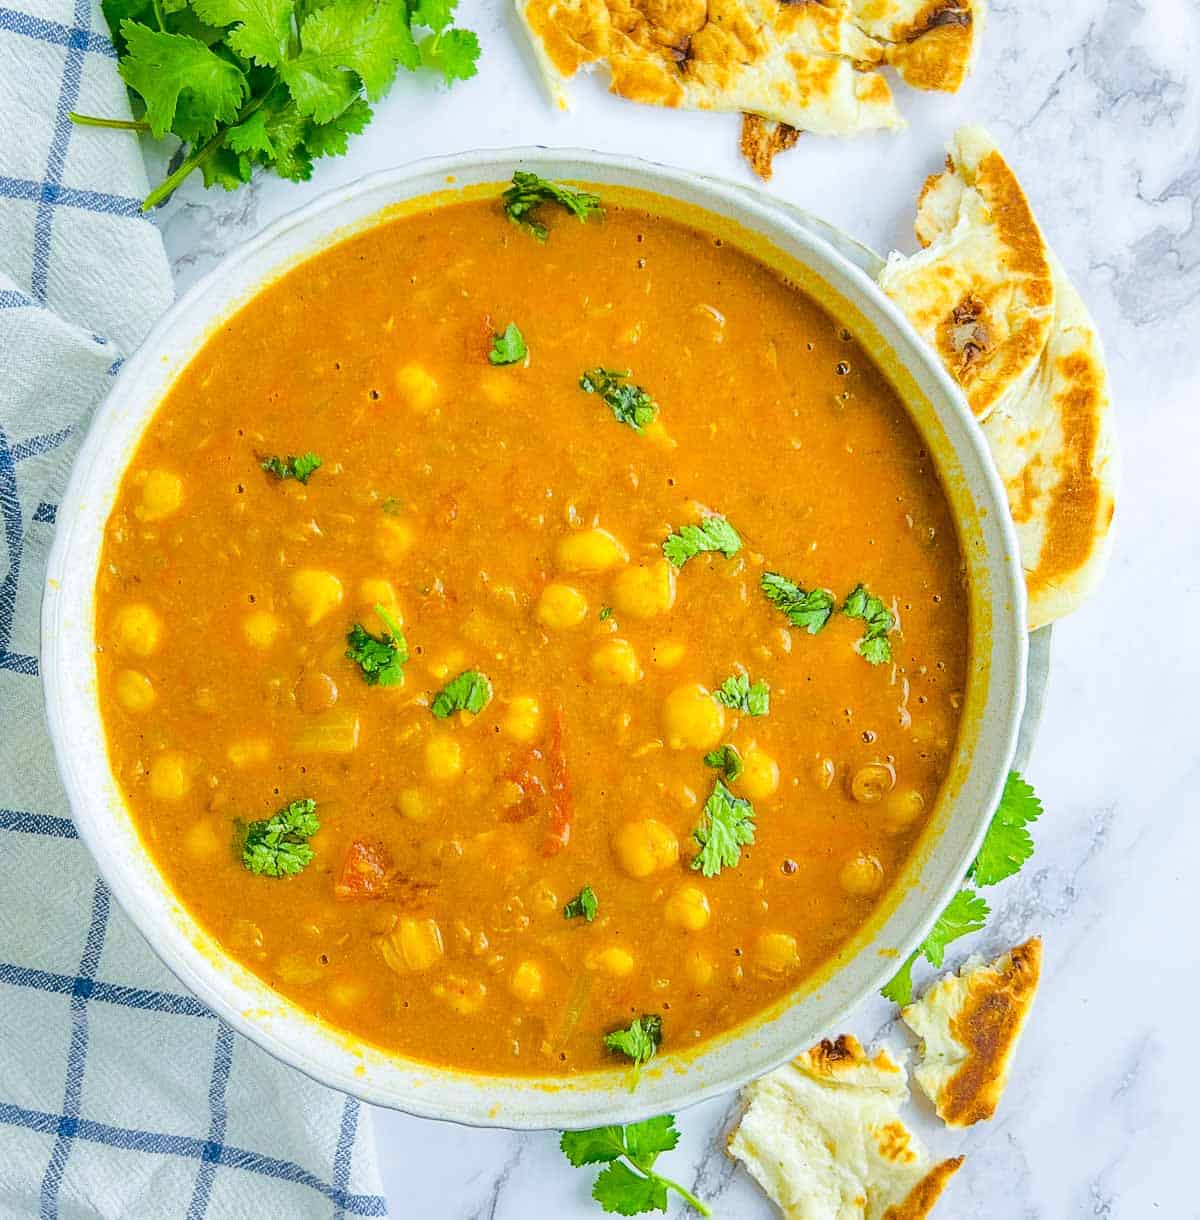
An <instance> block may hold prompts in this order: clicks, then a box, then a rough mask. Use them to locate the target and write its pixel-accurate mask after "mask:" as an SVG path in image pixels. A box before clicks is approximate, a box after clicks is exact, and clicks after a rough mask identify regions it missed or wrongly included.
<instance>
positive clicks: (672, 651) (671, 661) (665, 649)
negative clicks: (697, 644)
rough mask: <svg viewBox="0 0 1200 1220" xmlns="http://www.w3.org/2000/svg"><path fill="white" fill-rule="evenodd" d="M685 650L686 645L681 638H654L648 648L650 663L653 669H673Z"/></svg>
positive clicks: (681, 658)
mask: <svg viewBox="0 0 1200 1220" xmlns="http://www.w3.org/2000/svg"><path fill="white" fill-rule="evenodd" d="M686 652H687V645H686V644H684V643H683V642H682V641H681V640H655V642H654V643H653V644H652V645H651V648H650V664H651V665H653V666H654V668H655V669H674V668H675V666H676V665H678V664H679V662H680V661H682V660H683V657H684V653H686Z"/></svg>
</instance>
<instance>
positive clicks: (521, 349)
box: [488, 322, 529, 364]
mask: <svg viewBox="0 0 1200 1220" xmlns="http://www.w3.org/2000/svg"><path fill="white" fill-rule="evenodd" d="M528 354H529V349H528V348H527V347H526V346H525V336H524V335H523V334H521V332H520V331H519V330H518V329H517V324H516V323H515V322H510V323H509V324H508V325H507V326H506V327H505V328H504V329H503V330H502V331H500V333H499V334H497V335H493V337H492V350H491V351H490V352H488V359H489V360H490V361H491V362H492V363H493V364H516V363H517V361H518V360H524V359H525V357H526V356H527V355H528Z"/></svg>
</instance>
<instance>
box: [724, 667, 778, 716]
mask: <svg viewBox="0 0 1200 1220" xmlns="http://www.w3.org/2000/svg"><path fill="white" fill-rule="evenodd" d="M713 698H714V699H715V700H716V701H717V702H718V703H721V704H724V706H725V707H728V708H732V709H733V710H734V711H735V712H743V713H744V714H745V715H747V716H765V715H766V714H767V713H768V712H769V711H770V710H771V688H770V687H769V686H768V685H767V684H766V682H763V681H761V680H760V681H758V682H754V683H752V682H751V681H750V679H749V677H747V675H746V674H733V675H732V676H731V677H728V678H726V679H725V681H724V682H722V683H721V685H720V686H719V687H718V688H717V689H716V690H715V691H713Z"/></svg>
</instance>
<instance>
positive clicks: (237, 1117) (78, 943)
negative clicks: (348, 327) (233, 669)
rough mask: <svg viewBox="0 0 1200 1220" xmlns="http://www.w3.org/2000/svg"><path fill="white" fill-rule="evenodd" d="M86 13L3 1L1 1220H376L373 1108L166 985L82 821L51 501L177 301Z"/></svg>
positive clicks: (105, 41)
mask: <svg viewBox="0 0 1200 1220" xmlns="http://www.w3.org/2000/svg"><path fill="white" fill-rule="evenodd" d="M128 107H129V103H128V98H127V96H126V93H125V89H124V86H123V85H122V83H121V81H120V78H119V77H118V75H117V66H116V56H115V53H114V51H113V47H112V43H111V42H110V41H109V38H108V31H107V27H106V25H105V23H104V19H103V17H102V15H101V14H100V11H99V8H98V7H94V6H93V5H92V3H91V0H74V2H72V0H16V2H15V3H12V2H10V0H0V529H2V532H3V537H2V538H0V1218H2V1220H27V1218H29V1217H43V1218H50V1217H62V1218H63V1220H68V1218H70V1220H85V1218H86V1220H92V1218H96V1217H103V1218H104V1220H142V1218H143V1217H154V1218H155V1220H168V1218H173V1217H180V1218H184V1217H186V1220H200V1218H201V1217H207V1218H208V1220H240V1218H242V1217H245V1218H247V1220H276V1218H278V1220H293V1218H294V1220H306V1218H308V1217H314V1218H315V1217H321V1218H323V1220H326V1218H328V1217H336V1218H339V1220H340V1218H341V1217H344V1216H383V1215H386V1214H387V1208H386V1204H385V1202H384V1200H383V1198H382V1197H381V1196H380V1187H379V1176H378V1172H377V1169H376V1166H375V1160H374V1150H373V1144H372V1139H371V1133H370V1130H369V1124H368V1123H367V1122H366V1120H365V1116H364V1115H363V1113H362V1110H361V1107H360V1105H359V1103H358V1102H357V1101H355V1100H353V1099H352V1098H348V1097H344V1096H342V1095H341V1094H339V1093H335V1092H333V1091H331V1090H329V1089H325V1088H323V1087H321V1086H319V1085H317V1084H314V1083H313V1082H312V1081H310V1080H309V1079H308V1078H307V1077H305V1076H303V1075H301V1074H300V1073H298V1072H296V1071H293V1070H292V1069H291V1068H288V1067H285V1066H283V1065H282V1064H280V1063H277V1062H276V1061H275V1060H274V1059H272V1058H271V1057H270V1056H268V1055H267V1054H265V1053H264V1052H262V1051H260V1050H258V1049H257V1048H256V1047H255V1046H253V1045H251V1044H250V1043H249V1042H247V1041H246V1040H245V1039H243V1038H241V1037H239V1036H238V1035H236V1034H235V1033H234V1032H233V1031H232V1030H231V1029H230V1028H229V1026H227V1025H226V1024H225V1023H224V1022H222V1021H220V1020H218V1019H217V1017H215V1016H214V1015H213V1014H212V1013H211V1012H209V1010H208V1009H206V1008H205V1007H204V1006H203V1005H202V1004H201V1003H200V1002H199V1001H197V1000H196V999H195V998H194V997H192V996H191V995H188V994H187V993H186V992H184V991H183V989H182V988H181V987H180V986H179V984H178V983H177V982H176V981H175V979H174V978H173V977H172V976H171V975H170V974H169V973H168V972H167V971H166V970H165V969H164V967H162V966H161V965H160V964H159V962H158V960H157V959H156V958H155V957H154V955H153V953H152V952H151V951H150V949H149V948H148V947H147V946H146V944H145V942H144V941H143V940H142V939H141V937H140V936H139V935H138V933H137V932H136V931H135V930H134V928H133V926H132V925H131V924H130V923H129V921H128V920H127V919H126V918H125V917H124V915H123V914H122V912H121V911H120V910H119V909H118V908H117V907H116V906H115V904H114V903H113V901H112V900H111V898H110V896H109V893H108V891H107V889H106V888H105V885H104V883H103V881H101V880H100V879H99V878H98V877H97V875H96V873H95V870H94V869H93V867H92V864H91V860H90V858H89V856H88V853H87V851H86V849H85V848H84V847H83V845H82V844H81V843H80V842H79V840H78V838H77V837H76V834H75V829H74V826H73V825H72V822H71V816H70V810H69V809H68V808H67V804H66V798H65V797H64V795H63V792H62V790H61V788H60V786H59V783H58V779H57V776H56V774H55V770H54V760H53V756H52V753H51V749H50V743H49V740H48V738H47V735H46V730H45V727H44V717H43V707H42V693H41V683H40V681H39V676H38V611H39V603H40V600H41V590H42V582H43V580H44V575H45V565H46V558H47V553H48V551H49V547H50V542H51V539H52V536H53V533H54V525H55V516H56V512H57V507H56V506H57V501H58V497H59V496H60V495H61V494H62V491H63V488H64V486H65V484H66V479H67V475H68V472H69V469H70V463H71V459H72V457H73V456H74V453H75V450H76V448H77V445H78V442H79V440H80V439H81V437H82V434H83V432H84V431H85V430H86V427H87V422H88V418H89V416H90V414H91V411H92V410H93V408H94V407H95V406H96V404H97V402H98V401H99V400H100V399H101V398H102V397H103V395H104V394H105V392H106V391H107V389H108V387H109V385H110V384H111V382H112V379H113V377H114V376H115V375H116V372H117V370H118V369H119V368H120V364H121V360H122V357H123V355H124V354H126V353H128V352H130V351H131V350H132V349H133V348H134V347H135V346H136V345H137V343H138V342H139V341H140V339H141V338H142V336H143V335H144V334H145V333H146V331H147V330H148V328H149V327H150V325H151V324H152V323H153V322H154V320H155V319H156V318H157V317H158V316H159V314H161V313H162V311H163V310H164V309H165V308H166V307H167V306H168V305H169V304H170V301H171V276H170V269H169V268H168V266H167V261H166V256H165V253H164V251H163V245H162V241H161V239H160V237H159V234H158V231H157V229H156V228H155V227H154V225H153V223H152V222H151V221H149V220H148V219H147V218H146V217H144V216H143V215H142V213H141V211H140V207H139V200H140V199H141V197H142V196H143V195H144V194H145V193H146V190H147V183H146V173H145V169H144V167H143V165H142V161H141V157H140V154H139V151H138V146H137V141H136V138H135V137H134V136H132V135H128V134H125V133H120V132H111V131H101V130H95V129H89V128H80V127H75V126H74V125H73V124H72V123H71V122H70V120H69V119H68V117H67V116H68V112H69V111H71V110H78V111H81V112H85V113H91V114H100V115H113V116H124V117H128V114H129V109H128Z"/></svg>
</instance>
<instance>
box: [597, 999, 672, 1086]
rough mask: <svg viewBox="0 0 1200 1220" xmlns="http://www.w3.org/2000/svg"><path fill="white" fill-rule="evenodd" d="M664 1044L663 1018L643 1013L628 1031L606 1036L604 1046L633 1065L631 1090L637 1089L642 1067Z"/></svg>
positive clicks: (631, 1023)
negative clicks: (661, 1044)
mask: <svg viewBox="0 0 1200 1220" xmlns="http://www.w3.org/2000/svg"><path fill="white" fill-rule="evenodd" d="M660 1042H662V1017H660V1016H657V1015H656V1014H654V1013H643V1014H642V1015H641V1016H640V1017H635V1018H634V1019H633V1021H631V1022H630V1024H629V1026H628V1028H626V1029H614V1030H613V1031H612V1033H611V1034H605V1035H604V1045H605V1046H606V1047H608V1049H609V1050H610V1051H618V1052H619V1053H620V1054H622V1055H625V1056H626V1057H627V1058H628V1059H629V1060H630V1062H631V1063H632V1064H633V1079H632V1080H631V1081H630V1086H629V1087H630V1089H633V1088H636V1086H637V1082H638V1075H639V1073H640V1072H641V1070H642V1065H643V1064H645V1063H649V1062H650V1060H651V1059H653V1058H654V1056H655V1053H656V1052H657V1051H658V1047H659V1043H660Z"/></svg>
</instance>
